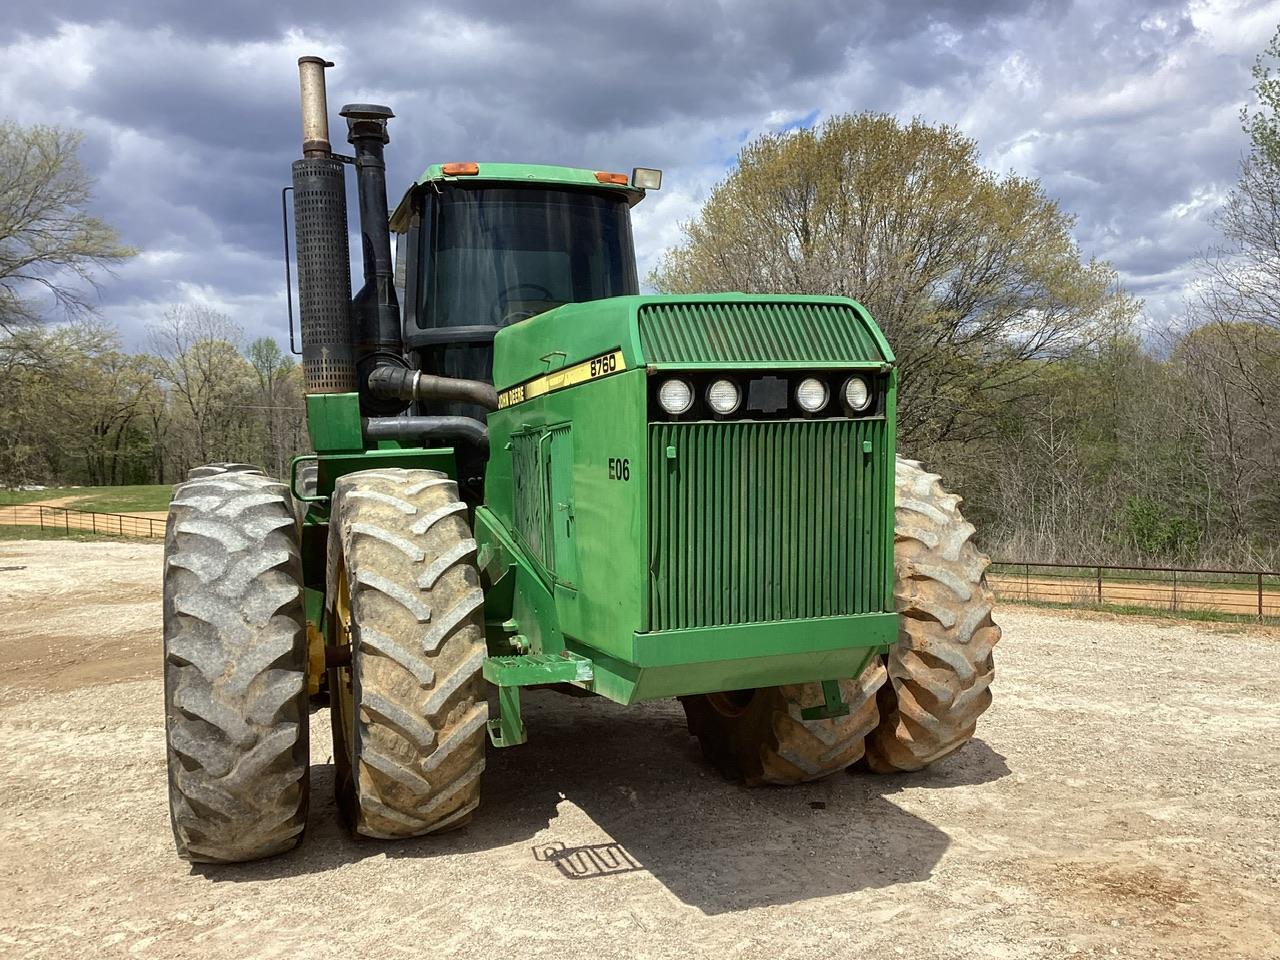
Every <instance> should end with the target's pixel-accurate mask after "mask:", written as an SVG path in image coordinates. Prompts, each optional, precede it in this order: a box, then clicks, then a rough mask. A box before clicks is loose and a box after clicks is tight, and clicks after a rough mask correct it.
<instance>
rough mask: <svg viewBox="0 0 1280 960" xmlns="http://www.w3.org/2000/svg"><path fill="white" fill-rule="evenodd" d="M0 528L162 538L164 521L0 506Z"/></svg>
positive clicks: (37, 506) (44, 533)
mask: <svg viewBox="0 0 1280 960" xmlns="http://www.w3.org/2000/svg"><path fill="white" fill-rule="evenodd" d="M0 525H3V526H8V527H25V528H28V529H30V530H32V532H34V531H35V530H39V531H40V535H42V536H66V535H67V534H71V533H97V534H102V535H104V536H115V537H157V538H161V537H163V536H164V527H165V520H164V519H163V518H156V517H139V516H134V515H132V514H127V513H98V512H96V511H93V510H76V509H73V508H71V507H46V506H44V505H42V504H38V503H26V504H10V505H7V506H0Z"/></svg>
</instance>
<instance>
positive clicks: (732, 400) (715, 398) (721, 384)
mask: <svg viewBox="0 0 1280 960" xmlns="http://www.w3.org/2000/svg"><path fill="white" fill-rule="evenodd" d="M741 402H742V394H741V392H739V390H738V385H737V384H736V383H734V382H733V381H732V380H717V381H716V382H715V383H713V384H711V386H709V387H707V403H708V404H709V405H710V407H711V409H712V410H714V411H715V412H716V413H718V414H720V415H722V416H723V415H724V414H726V413H733V411H735V410H737V409H738V404H739V403H741Z"/></svg>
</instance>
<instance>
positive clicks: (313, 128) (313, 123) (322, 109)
mask: <svg viewBox="0 0 1280 960" xmlns="http://www.w3.org/2000/svg"><path fill="white" fill-rule="evenodd" d="M332 66H333V64H332V63H331V62H330V61H328V60H325V59H323V58H322V57H299V58H298V85H299V86H300V87H301V88H302V155H303V156H304V157H307V158H308V159H312V158H315V157H327V156H329V154H330V152H331V148H330V146H329V99H328V97H327V95H326V94H325V89H324V71H325V68H326V67H332Z"/></svg>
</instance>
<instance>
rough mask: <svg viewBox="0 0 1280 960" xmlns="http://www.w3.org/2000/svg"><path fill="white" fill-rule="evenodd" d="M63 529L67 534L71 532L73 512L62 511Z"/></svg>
mask: <svg viewBox="0 0 1280 960" xmlns="http://www.w3.org/2000/svg"><path fill="white" fill-rule="evenodd" d="M62 529H63V530H64V531H65V532H67V533H70V532H71V511H70V510H63V511H62Z"/></svg>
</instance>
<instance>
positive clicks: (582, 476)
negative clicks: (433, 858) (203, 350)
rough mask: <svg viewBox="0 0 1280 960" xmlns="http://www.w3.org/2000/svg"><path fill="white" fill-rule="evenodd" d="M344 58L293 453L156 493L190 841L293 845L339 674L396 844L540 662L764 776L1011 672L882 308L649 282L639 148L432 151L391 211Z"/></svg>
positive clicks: (174, 791)
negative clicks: (345, 98)
mask: <svg viewBox="0 0 1280 960" xmlns="http://www.w3.org/2000/svg"><path fill="white" fill-rule="evenodd" d="M327 66H332V64H328V63H326V62H325V61H323V60H321V59H319V58H315V57H304V58H302V59H301V60H300V61H299V72H300V78H301V87H302V103H303V137H304V144H303V158H302V159H300V160H297V161H296V162H295V163H294V165H293V202H294V223H295V229H296V238H295V244H296V249H297V260H298V289H299V306H300V314H301V316H300V325H301V338H302V355H303V364H304V367H305V374H306V382H307V416H308V423H309V429H310V435H311V440H312V443H313V446H314V453H313V454H311V455H309V456H304V457H299V458H297V459H296V460H295V461H294V463H293V468H292V472H291V476H290V477H289V478H286V479H285V480H284V481H282V480H280V479H276V478H271V477H267V476H265V475H264V474H263V473H262V472H261V471H259V470H257V469H254V468H253V467H250V466H246V465H243V464H211V465H209V466H206V467H201V468H198V469H196V470H194V471H192V473H191V476H190V478H189V479H188V480H186V481H185V482H183V483H182V484H180V485H179V486H178V487H177V488H176V489H175V492H174V497H173V503H172V506H171V508H170V518H169V526H168V532H167V537H166V543H165V566H164V647H165V710H166V726H167V743H168V770H169V799H170V812H171V817H172V823H173V832H174V836H175V838H176V840H177V847H178V852H179V854H180V855H181V856H183V857H185V858H187V859H190V860H195V861H206V862H234V861H244V860H253V859H256V858H260V857H266V856H270V855H273V854H278V853H281V852H283V851H286V850H288V849H290V848H292V847H293V846H295V845H296V844H297V843H298V842H299V841H300V840H301V838H302V835H303V831H304V828H305V825H306V819H307V806H308V790H309V777H308V764H309V757H308V715H309V707H310V703H311V701H312V700H313V699H314V698H316V697H317V695H319V694H322V693H326V694H327V697H328V700H329V704H330V713H331V716H332V722H333V738H334V754H335V758H334V759H335V768H336V786H337V793H338V803H339V807H340V809H341V811H342V813H343V815H344V817H345V818H346V819H347V821H348V822H349V824H350V826H351V828H352V829H353V830H354V832H355V833H357V834H359V835H362V836H366V837H377V838H387V839H391V838H400V837H416V836H421V835H423V834H428V833H432V832H435V831H442V830H448V829H451V828H455V827H459V826H461V825H463V824H464V823H466V822H467V820H468V819H469V818H470V817H471V815H472V812H473V811H474V810H475V809H476V808H477V806H478V805H479V803H480V795H481V782H482V771H483V770H484V766H485V753H486V749H487V748H488V747H489V745H492V747H495V748H501V747H510V746H514V745H517V744H520V743H523V742H524V741H525V739H526V730H525V725H524V721H523V719H522V716H521V710H520V690H521V688H522V687H527V686H537V687H544V688H551V689H555V690H560V691H563V692H567V693H572V694H575V695H579V696H590V695H595V696H601V697H606V698H608V699H609V700H612V701H615V702H617V703H620V704H631V703H636V702H638V701H642V700H652V699H655V698H670V697H677V698H679V699H680V700H681V702H682V703H683V705H684V708H685V711H686V713H687V717H688V724H689V730H690V732H691V733H692V735H693V736H695V737H696V738H697V739H698V740H699V741H700V743H701V747H702V750H703V752H704V754H705V756H706V757H707V759H708V760H709V761H710V762H712V763H714V764H715V765H716V766H717V767H719V768H720V770H722V771H723V772H724V773H725V774H726V775H728V776H731V777H736V778H740V779H742V780H745V781H746V783H748V784H794V783H799V782H803V781H810V780H815V779H818V778H821V777H825V776H828V775H830V774H832V773H835V772H837V771H840V770H843V769H845V768H847V767H849V766H850V765H852V764H854V763H857V762H860V761H861V762H862V763H863V764H864V765H865V766H867V767H869V768H870V769H871V770H874V771H879V772H893V771H904V770H918V769H920V768H922V767H924V766H925V765H927V764H929V763H931V762H933V761H934V760H937V759H938V758H940V757H943V756H946V755H947V754H949V753H951V752H952V751H954V750H955V749H956V748H957V747H959V746H960V745H962V744H963V743H964V742H965V741H966V740H967V739H968V738H969V737H970V736H971V735H972V734H973V731H974V727H975V724H976V722H977V719H978V717H979V715H980V714H981V713H982V712H983V711H984V710H985V709H986V707H987V705H988V704H989V703H990V700H991V694H990V691H989V689H988V688H989V685H990V682H991V678H992V657H991V654H992V647H993V645H994V644H995V643H996V641H997V639H998V638H999V636H1000V631H999V628H998V627H996V626H995V624H994V623H993V622H992V618H991V610H992V596H991V592H990V590H989V589H988V588H987V585H986V582H985V579H984V570H985V568H986V566H987V562H988V561H987V559H986V557H984V556H983V555H982V554H981V553H979V551H978V550H977V548H976V547H975V546H974V544H973V540H972V536H973V527H972V526H971V525H969V524H968V523H966V522H965V520H964V519H963V517H962V516H961V515H960V511H959V509H958V505H959V497H956V496H954V495H951V494H948V493H946V492H945V491H944V490H943V488H942V487H941V485H940V483H939V480H938V477H937V476H935V475H933V474H931V473H928V472H927V471H926V470H925V469H924V468H923V467H921V465H920V464H919V463H915V462H912V461H906V460H901V459H897V458H896V456H895V451H894V432H895V429H894V404H895V390H896V373H895V369H894V357H893V353H892V352H891V350H890V348H889V345H888V343H886V342H885V338H884V336H883V335H882V334H881V332H880V330H879V328H878V327H877V326H876V324H875V323H874V322H873V321H872V319H871V317H870V316H869V315H868V314H867V312H866V310H864V309H863V308H862V307H861V306H860V305H859V304H857V303H855V302H853V301H851V300H846V299H841V298H836V297H814V296H759V295H749V294H740V293H725V294H715V295H705V296H703V295H698V296H645V295H641V294H640V292H639V284H638V280H637V276H636V265H635V255H634V251H633V248H632V235H631V221H630V211H631V207H632V206H634V205H635V204H636V203H639V202H640V201H641V200H643V199H644V196H645V193H646V191H647V190H651V189H657V188H658V187H659V186H660V180H661V175H660V173H659V172H658V171H656V170H648V169H636V170H634V171H633V172H632V173H631V174H630V175H623V174H616V173H609V172H597V171H594V170H579V169H570V168H565V167H553V166H534V165H524V164H505V163H479V164H477V163H446V164H443V165H436V166H431V167H428V168H427V170H426V172H425V173H424V174H423V175H422V177H421V178H420V179H419V180H418V181H417V182H416V183H414V184H413V185H412V186H411V187H410V188H409V190H408V192H407V193H406V194H405V195H404V198H403V199H402V200H401V201H400V203H399V205H398V206H397V207H396V208H395V210H394V212H390V211H389V208H388V203H387V194H386V184H385V168H384V162H383V148H384V145H385V144H386V143H387V142H388V138H387V126H388V120H389V119H390V118H391V117H392V113H391V111H390V110H388V109H387V108H386V107H380V106H375V105H369V104H353V105H349V106H347V107H344V108H343V110H342V112H341V115H342V116H343V117H344V118H346V120H347V124H348V139H349V141H350V143H351V144H352V147H353V153H354V156H351V157H343V156H339V155H336V154H334V153H333V152H332V150H331V148H330V143H329V132H328V116H327V113H328V110H327V105H326V100H325V86H324V69H325V68H326V67H327ZM347 165H351V166H353V167H354V175H355V177H356V181H357V184H356V186H357V194H358V197H359V211H360V225H361V240H362V245H363V261H364V285H363V287H362V288H361V289H360V290H359V291H358V292H357V293H356V294H355V296H354V297H353V296H352V294H351V280H350V269H349V265H348V253H349V251H348V241H347V236H348V226H347V214H346V188H345V179H346V178H345V168H346V166H347ZM392 234H394V236H395V244H394V251H395V252H394V254H393V252H392V250H393V246H392ZM491 701H492V706H491Z"/></svg>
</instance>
